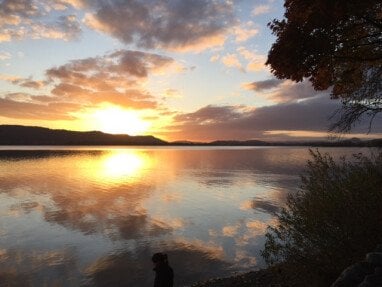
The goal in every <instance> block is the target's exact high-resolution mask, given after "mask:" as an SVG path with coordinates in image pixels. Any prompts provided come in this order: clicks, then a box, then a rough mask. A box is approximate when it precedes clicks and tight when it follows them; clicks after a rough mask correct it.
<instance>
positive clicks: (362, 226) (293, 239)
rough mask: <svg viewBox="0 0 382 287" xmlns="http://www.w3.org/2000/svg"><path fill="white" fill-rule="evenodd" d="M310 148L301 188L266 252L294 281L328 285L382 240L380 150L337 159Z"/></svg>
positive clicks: (281, 215)
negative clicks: (376, 153)
mask: <svg viewBox="0 0 382 287" xmlns="http://www.w3.org/2000/svg"><path fill="white" fill-rule="evenodd" d="M310 152H311V155H312V159H311V160H310V161H308V164H307V170H306V174H305V175H304V176H302V183H301V186H300V188H299V190H298V191H297V193H296V194H294V195H289V196H288V200H287V204H286V207H285V208H283V209H282V211H281V212H280V213H278V214H277V219H278V221H277V224H276V225H275V226H273V227H268V231H267V234H266V243H265V248H264V250H263V251H262V256H263V258H264V259H265V261H266V262H267V264H268V265H270V266H272V265H275V266H283V267H282V268H283V270H284V272H286V273H287V274H288V273H289V278H292V277H293V284H292V285H301V286H329V285H330V284H331V283H332V282H333V281H334V280H335V279H336V278H337V276H338V275H339V274H340V273H341V272H342V271H343V270H344V269H345V268H346V267H347V266H349V265H351V264H353V263H355V262H357V261H361V260H363V259H364V257H365V254H366V253H367V252H370V251H371V250H373V249H374V248H375V247H376V246H377V245H378V244H380V243H382V153H379V154H378V155H372V156H370V157H367V156H364V155H361V154H358V155H353V158H352V160H347V159H346V158H341V159H340V160H339V161H334V160H333V158H332V157H331V156H330V155H328V154H321V153H320V152H318V151H316V152H313V151H310Z"/></svg>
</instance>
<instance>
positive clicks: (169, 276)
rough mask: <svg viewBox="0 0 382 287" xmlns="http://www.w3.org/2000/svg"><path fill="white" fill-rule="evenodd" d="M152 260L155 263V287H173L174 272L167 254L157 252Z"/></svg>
mask: <svg viewBox="0 0 382 287" xmlns="http://www.w3.org/2000/svg"><path fill="white" fill-rule="evenodd" d="M151 260H152V261H153V263H154V269H153V270H154V271H155V281H154V287H173V285H174V272H173V270H172V268H171V267H170V266H169V265H168V260H167V254H164V253H155V254H154V255H153V257H152V258H151Z"/></svg>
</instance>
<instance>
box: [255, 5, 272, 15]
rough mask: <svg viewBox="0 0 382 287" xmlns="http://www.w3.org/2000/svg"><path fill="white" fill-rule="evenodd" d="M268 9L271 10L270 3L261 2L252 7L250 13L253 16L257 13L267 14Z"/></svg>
mask: <svg viewBox="0 0 382 287" xmlns="http://www.w3.org/2000/svg"><path fill="white" fill-rule="evenodd" d="M270 11H271V6H270V5H268V4H262V5H258V6H256V7H255V8H253V10H252V15H253V16H258V15H261V14H267V13H269V12H270Z"/></svg>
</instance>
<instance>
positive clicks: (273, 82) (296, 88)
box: [243, 79, 329, 103]
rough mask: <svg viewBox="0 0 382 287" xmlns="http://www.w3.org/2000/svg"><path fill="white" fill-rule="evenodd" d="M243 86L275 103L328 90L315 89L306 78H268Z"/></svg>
mask: <svg viewBox="0 0 382 287" xmlns="http://www.w3.org/2000/svg"><path fill="white" fill-rule="evenodd" d="M243 87H244V88H245V89H247V90H253V91H255V92H257V93H261V94H260V95H261V96H263V97H266V98H268V99H270V100H272V101H274V102H276V103H282V102H292V101H297V100H302V99H307V98H312V97H315V96H317V95H319V94H322V93H324V94H328V91H324V92H323V91H316V90H315V89H314V88H313V87H312V85H311V83H310V82H309V81H308V80H305V81H303V82H300V83H295V82H292V81H290V80H279V79H268V80H263V81H256V82H252V83H247V84H244V85H243ZM328 97H329V96H328Z"/></svg>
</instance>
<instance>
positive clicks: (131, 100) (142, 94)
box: [46, 50, 176, 109]
mask: <svg viewBox="0 0 382 287" xmlns="http://www.w3.org/2000/svg"><path fill="white" fill-rule="evenodd" d="M173 65H176V63H175V61H174V60H173V59H172V58H169V57H164V56H160V55H156V54H151V53H144V52H139V51H130V50H119V51H116V52H113V53H110V54H107V55H105V56H101V57H95V58H87V59H82V60H74V61H71V62H70V63H68V64H66V65H63V66H60V67H57V68H52V69H49V70H48V71H47V72H46V74H47V76H48V78H49V79H50V80H51V81H53V82H55V83H56V84H55V87H54V89H53V90H52V94H54V95H56V96H57V97H60V98H62V99H75V100H76V101H82V102H86V103H89V104H101V103H111V104H115V105H120V106H123V107H125V108H134V109H145V108H154V107H156V101H155V99H154V98H153V97H152V96H151V95H150V94H149V93H148V92H147V91H145V90H144V88H143V87H142V83H143V82H145V81H146V79H147V77H148V75H149V74H155V73H163V71H164V70H165V69H171V68H172V67H173Z"/></svg>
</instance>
